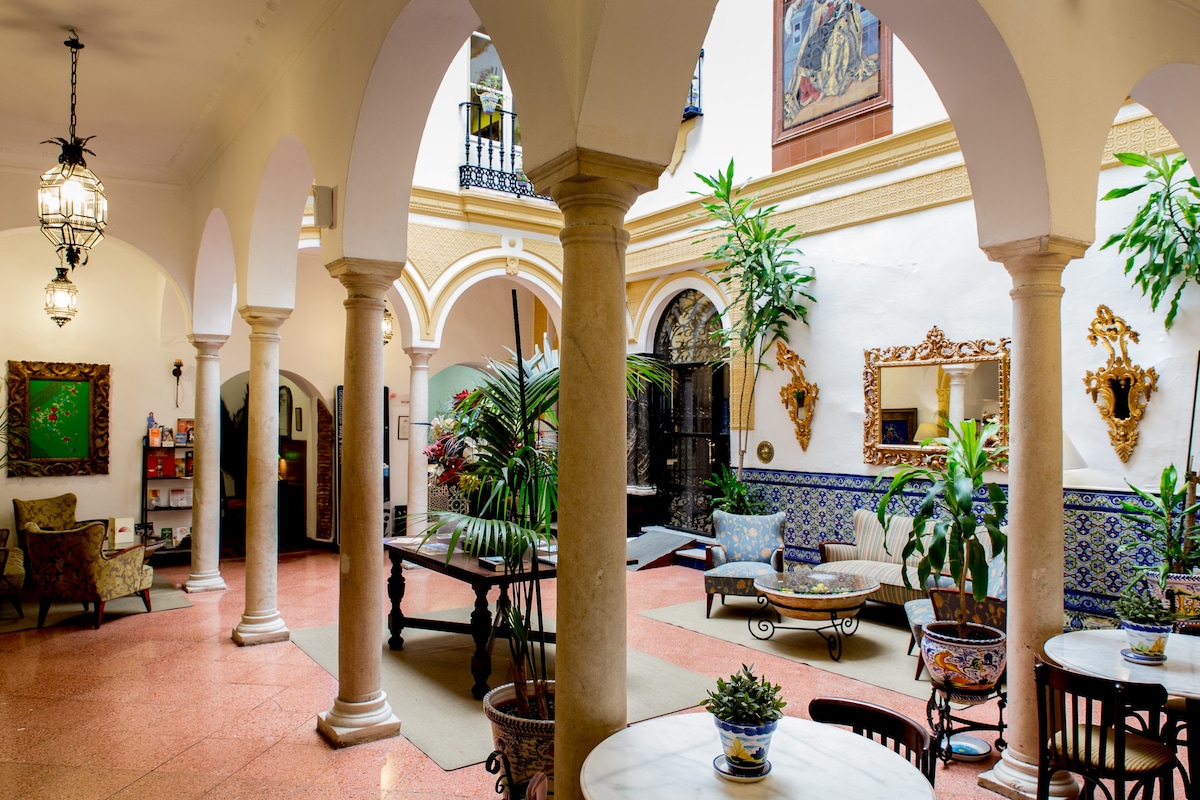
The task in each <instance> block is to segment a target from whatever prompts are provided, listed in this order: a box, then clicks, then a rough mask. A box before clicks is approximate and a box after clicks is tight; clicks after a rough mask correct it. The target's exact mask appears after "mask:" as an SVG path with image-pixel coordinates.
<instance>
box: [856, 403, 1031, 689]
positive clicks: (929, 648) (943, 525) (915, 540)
mask: <svg viewBox="0 0 1200 800" xmlns="http://www.w3.org/2000/svg"><path fill="white" fill-rule="evenodd" d="M947 429H948V435H947V436H944V437H940V438H935V439H932V440H929V441H927V442H926V443H933V444H938V445H941V446H943V447H945V448H946V460H945V463H944V464H943V465H941V466H920V467H916V466H902V467H898V468H896V469H895V470H888V471H885V472H884V473H883V474H881V475H880V476H879V477H878V478H877V479H876V480H875V485H876V486H879V485H880V484H882V483H883V482H884V481H887V480H889V477H890V483H889V484H888V487H887V490H886V491H885V492H884V493H883V497H881V498H880V500H879V505H878V507H877V509H876V513H877V515H878V517H879V523H880V524H881V525H883V526H884V528H885V530H886V529H887V528H888V527H889V526H890V524H891V520H892V515H890V514H889V513H888V510H889V508H890V507H892V506H893V503H896V504H898V505H901V506H902V505H903V504H904V493H905V492H906V491H907V490H910V489H911V488H918V487H916V486H914V484H915V483H917V482H922V484H923V483H924V482H928V485H922V486H920V487H919V490H920V491H922V492H923V493H922V495H921V499H920V501H919V502H918V503H917V508H916V511H915V513H913V515H912V516H913V524H912V532H911V533H910V534H909V535H908V539H907V541H906V542H905V543H904V548H903V551H902V553H901V555H902V557H903V559H904V560H905V561H907V560H908V559H909V558H910V557H911V556H913V555H917V556H919V559H920V560H919V561H918V562H917V578H918V580H919V581H920V584H921V585H922V586H925V585H926V581H927V580H928V579H929V577H930V576H934V575H942V574H945V575H948V576H949V577H950V578H951V579H952V580H953V581H954V583H955V585H956V587H957V588H958V593H959V602H958V609H957V612H956V619H955V620H954V621H953V622H931V623H928V624H927V625H925V636H924V638H923V639H922V640H921V655H922V657H923V658H924V659H925V666H926V667H927V668H928V669H929V674H930V676H931V677H932V678H933V680H934V681H935V682H936V683H940V684H942V685H944V686H947V687H952V688H956V689H967V690H973V691H986V690H989V689H991V688H993V687H994V686H995V684H996V681H998V680H999V678H1000V676H1001V675H1002V674H1003V672H1004V665H1005V661H1006V653H1005V642H1006V636H1005V632H1004V631H1001V630H998V629H996V628H993V627H990V626H988V625H981V624H978V623H974V622H969V621H968V620H967V603H966V596H967V592H968V591H970V592H971V594H972V596H973V597H974V598H975V599H976V600H983V599H984V598H985V597H987V594H988V551H987V548H985V547H984V539H983V538H981V537H982V535H986V537H987V539H988V540H990V541H989V544H990V545H991V552H992V554H993V557H995V558H1000V557H1002V556H1003V554H1004V551H1005V548H1006V546H1007V544H1008V537H1007V536H1006V535H1005V533H1004V531H1003V530H1001V528H1000V524H1001V522H1002V520H1003V519H1004V515H1005V512H1006V510H1007V507H1008V500H1007V497H1006V496H1005V494H1004V490H1003V489H1001V488H1000V486H999V485H997V484H996V483H992V482H988V481H985V480H984V476H985V473H986V472H987V471H989V470H995V469H996V468H997V467H999V466H1000V465H1002V464H1004V463H1005V462H1006V461H1007V460H1008V456H1007V448H1006V447H1003V446H994V447H990V448H989V447H986V446H985V443H986V442H988V441H995V436H996V434H997V433H998V432H999V431H1000V426H999V425H998V424H996V423H994V422H993V423H988V424H987V425H984V426H983V429H982V430H980V429H979V427H978V424H977V423H976V422H975V420H970V419H968V420H963V421H961V422H959V423H950V424H948V425H947ZM980 493H986V498H987V499H986V500H983V501H977V500H976V495H977V494H980ZM977 503H978V507H979V508H980V509H981V510H982V512H983V513H982V515H977V512H976V509H977V505H976V504H977ZM980 519H982V525H981V524H980V521H979V520H980ZM927 528H928V530H927ZM980 528H982V529H983V533H981V531H980ZM903 574H904V583H905V585H906V586H908V587H909V588H912V584H911V582H910V578H909V575H908V571H907V570H905V571H904V573H903ZM968 587H969V588H968Z"/></svg>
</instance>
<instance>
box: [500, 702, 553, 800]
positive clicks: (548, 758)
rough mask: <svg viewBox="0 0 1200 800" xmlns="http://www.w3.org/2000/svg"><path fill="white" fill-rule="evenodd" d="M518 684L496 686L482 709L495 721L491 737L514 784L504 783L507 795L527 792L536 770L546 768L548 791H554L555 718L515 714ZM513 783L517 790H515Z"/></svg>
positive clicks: (512, 795) (543, 770) (519, 795)
mask: <svg viewBox="0 0 1200 800" xmlns="http://www.w3.org/2000/svg"><path fill="white" fill-rule="evenodd" d="M546 691H547V694H548V695H549V696H550V701H551V707H552V708H553V700H554V681H546ZM516 696H517V690H516V685H515V684H512V683H506V684H504V685H503V686H497V687H496V688H495V689H492V690H491V691H490V692H488V693H487V694H486V695H484V697H483V713H484V714H486V715H487V718H488V720H489V721H490V722H491V723H492V741H493V742H494V743H495V746H496V750H497V751H498V752H499V753H501V754H503V756H504V758H505V759H507V761H508V769H509V771H510V775H511V779H512V785H511V786H506V787H505V793H504V797H506V798H514V797H516V798H519V797H524V795H525V786H526V785H527V784H528V783H529V779H530V778H531V777H533V775H534V774H535V773H538V772H544V773H546V777H547V778H548V779H549V792H548V793H549V794H551V795H553V794H554V720H553V719H527V718H525V717H518V716H516V715H515V714H514V713H513V711H514V710H515V706H516ZM514 787H515V788H516V791H513V789H514Z"/></svg>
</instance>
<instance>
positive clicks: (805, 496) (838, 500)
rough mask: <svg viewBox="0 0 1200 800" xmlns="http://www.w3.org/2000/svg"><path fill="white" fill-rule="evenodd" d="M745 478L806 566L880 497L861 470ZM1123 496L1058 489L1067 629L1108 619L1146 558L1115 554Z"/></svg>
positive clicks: (787, 547) (789, 554) (791, 555)
mask: <svg viewBox="0 0 1200 800" xmlns="http://www.w3.org/2000/svg"><path fill="white" fill-rule="evenodd" d="M746 476H747V479H748V480H749V481H750V482H751V483H754V484H757V485H759V486H762V487H763V489H764V490H765V492H766V496H767V500H768V502H769V503H770V505H771V508H774V509H778V510H783V511H785V512H787V525H786V528H785V530H784V557H785V558H786V559H787V560H788V561H796V562H801V563H807V564H815V563H817V562H818V561H819V560H820V557H819V555H818V544H819V543H820V542H823V541H849V540H850V539H851V538H852V534H851V529H852V518H853V515H854V511H855V509H859V508H874V507H875V504H876V502H877V500H878V497H879V496H880V494H881V492H880V491H879V490H873V489H872V486H873V484H874V481H875V479H874V478H873V477H871V476H868V475H836V474H830V473H807V472H781V471H776V470H763V469H748V470H746ZM881 488H882V487H881ZM1122 500H1136V496H1135V495H1133V494H1131V493H1124V492H1089V491H1079V490H1074V489H1068V490H1066V491H1065V492H1064V493H1063V506H1064V515H1065V516H1064V528H1065V533H1064V535H1065V546H1066V561H1065V582H1066V602H1065V605H1066V611H1067V612H1068V614H1067V616H1068V623H1069V624H1070V625H1072V626H1084V625H1093V624H1097V623H1098V622H1099V621H1098V620H1095V619H1092V617H1094V616H1101V617H1110V616H1111V614H1112V612H1111V610H1110V609H1111V603H1112V600H1113V598H1114V597H1115V596H1116V595H1117V594H1119V593H1120V590H1121V588H1122V587H1123V586H1124V585H1125V584H1126V582H1128V581H1129V579H1130V577H1131V576H1132V574H1133V567H1134V565H1135V564H1137V563H1146V562H1147V559H1148V556H1149V553H1148V551H1147V550H1146V549H1145V548H1139V549H1138V550H1136V551H1134V552H1132V553H1117V547H1118V545H1119V544H1120V542H1121V541H1122V538H1123V537H1124V536H1129V535H1131V534H1130V532H1129V531H1128V528H1127V527H1126V526H1125V524H1124V522H1123V521H1122V520H1121V518H1120V516H1118V514H1119V512H1120V510H1121V501H1122Z"/></svg>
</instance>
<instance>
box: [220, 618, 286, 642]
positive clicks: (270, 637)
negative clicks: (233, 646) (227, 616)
mask: <svg viewBox="0 0 1200 800" xmlns="http://www.w3.org/2000/svg"><path fill="white" fill-rule="evenodd" d="M291 638H292V634H291V631H289V630H288V628H287V625H285V624H284V623H283V619H282V618H281V617H280V616H279V612H278V611H273V612H271V613H270V614H269V615H265V616H258V617H255V616H251V615H249V614H244V615H242V621H241V622H239V623H238V625H237V627H236V628H234V629H233V641H235V642H236V643H237V644H239V645H242V646H246V645H255V644H270V643H272V642H286V641H288V640H289V639H291Z"/></svg>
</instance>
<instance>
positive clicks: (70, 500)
mask: <svg viewBox="0 0 1200 800" xmlns="http://www.w3.org/2000/svg"><path fill="white" fill-rule="evenodd" d="M77 502H78V501H77V498H76V497H75V495H74V494H72V493H71V492H67V493H66V494H60V495H58V496H57V497H46V498H42V499H39V500H18V499H16V498H15V497H14V498H13V501H12V503H13V520H14V522H15V523H16V528H17V537H18V539H20V541H21V544H22V545H23V544H24V542H25V526H26V525H27V524H29V523H30V522H32V523H34V524H36V525H37V526H38V527H39V528H42V529H43V530H47V531H65V530H68V529H70V528H77V527H79V524H80V523H79V522H78V521H76V519H75V505H76V503H77Z"/></svg>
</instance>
